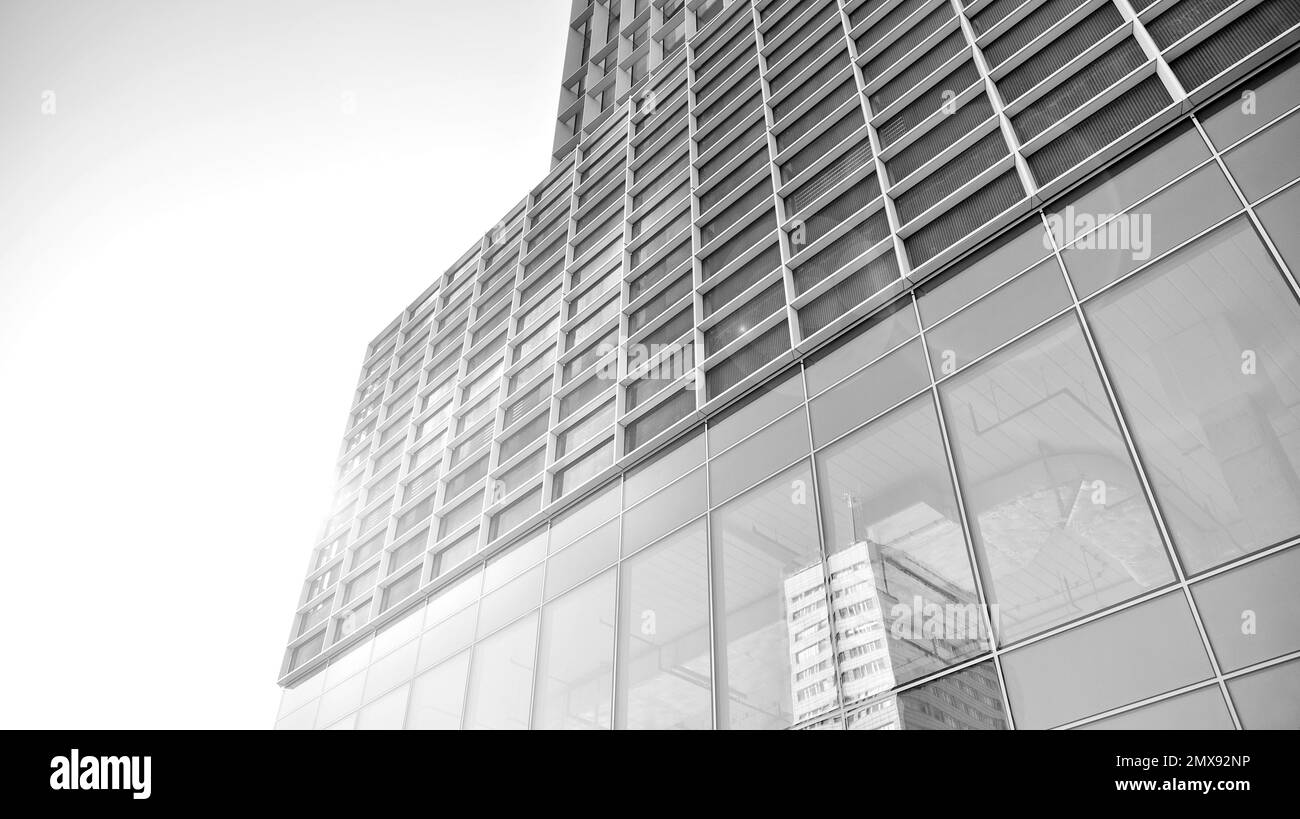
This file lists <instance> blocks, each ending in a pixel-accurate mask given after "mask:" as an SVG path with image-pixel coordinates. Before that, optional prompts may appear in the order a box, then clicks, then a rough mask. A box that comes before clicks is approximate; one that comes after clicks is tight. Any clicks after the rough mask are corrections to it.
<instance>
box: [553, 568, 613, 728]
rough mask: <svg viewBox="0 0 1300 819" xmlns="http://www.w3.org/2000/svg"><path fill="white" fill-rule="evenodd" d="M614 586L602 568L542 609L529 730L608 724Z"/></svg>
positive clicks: (604, 726) (611, 684)
mask: <svg viewBox="0 0 1300 819" xmlns="http://www.w3.org/2000/svg"><path fill="white" fill-rule="evenodd" d="M614 588H615V586H614V573H613V572H606V573H605V574H604V575H602V576H600V577H598V578H596V579H595V580H592V581H591V582H589V583H586V584H585V585H583V586H581V587H580V588H578V589H575V590H574V591H572V592H569V593H568V594H566V595H564V596H563V597H561V598H559V599H558V600H554V601H552V602H550V603H548V604H547V605H546V606H545V607H544V608H543V609H542V626H541V629H542V631H541V639H540V648H539V650H538V656H537V690H536V692H535V694H534V702H533V720H532V721H533V728H535V729H544V730H561V729H564V730H572V729H583V728H585V729H603V728H609V726H610V704H611V702H610V700H611V695H612V691H613V672H614Z"/></svg>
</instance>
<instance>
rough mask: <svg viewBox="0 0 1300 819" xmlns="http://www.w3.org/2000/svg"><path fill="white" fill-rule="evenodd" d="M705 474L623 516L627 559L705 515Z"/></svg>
mask: <svg viewBox="0 0 1300 819" xmlns="http://www.w3.org/2000/svg"><path fill="white" fill-rule="evenodd" d="M704 472H705V470H704V469H697V470H695V471H694V472H693V473H691V474H690V475H687V476H686V477H685V478H682V479H681V480H680V481H678V482H677V483H675V484H673V485H672V486H669V487H668V488H666V489H664V490H663V491H661V492H658V493H656V494H654V495H652V496H651V497H650V498H649V499H648V500H646V501H643V502H642V503H640V504H638V505H636V506H633V507H632V508H631V509H629V510H627V511H626V512H624V513H623V546H622V549H623V554H624V555H629V554H631V553H632V552H634V551H636V550H637V549H639V548H641V547H642V546H644V545H645V544H647V543H649V542H651V541H652V540H654V539H655V538H657V537H661V536H663V535H664V534H666V533H668V532H670V531H672V530H673V529H675V528H676V527H678V526H681V525H682V524H683V523H685V522H686V521H688V520H690V519H691V518H693V517H697V516H699V515H702V514H704V510H705V508H706V506H707V504H708V490H707V489H706V487H705V483H704V482H705V476H704Z"/></svg>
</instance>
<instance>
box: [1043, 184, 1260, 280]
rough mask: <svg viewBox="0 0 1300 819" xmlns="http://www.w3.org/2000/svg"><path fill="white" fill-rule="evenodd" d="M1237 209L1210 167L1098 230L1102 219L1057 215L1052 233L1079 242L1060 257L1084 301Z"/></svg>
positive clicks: (1234, 197) (1075, 213)
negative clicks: (1095, 227)
mask: <svg viewBox="0 0 1300 819" xmlns="http://www.w3.org/2000/svg"><path fill="white" fill-rule="evenodd" d="M1240 209H1241V202H1240V200H1238V199H1237V195H1236V194H1234V193H1233V192H1232V188H1231V187H1229V186H1228V180H1227V179H1226V178H1225V177H1224V175H1223V172H1222V171H1220V170H1219V168H1218V166H1217V165H1215V164H1213V163H1211V164H1209V165H1206V166H1204V167H1202V168H1200V169H1199V170H1197V171H1195V172H1193V173H1192V174H1191V175H1189V176H1188V177H1187V178H1185V179H1182V180H1179V181H1178V182H1177V183H1175V184H1173V185H1171V186H1170V187H1169V188H1167V189H1166V190H1163V191H1161V192H1160V193H1158V194H1156V195H1155V196H1153V197H1151V198H1150V199H1148V200H1147V201H1145V202H1143V203H1142V204H1141V205H1139V206H1137V207H1136V208H1134V209H1133V210H1132V211H1131V212H1129V213H1126V214H1123V215H1121V216H1119V217H1117V218H1115V219H1111V220H1110V221H1107V222H1106V223H1105V224H1104V225H1102V226H1101V227H1100V228H1098V229H1097V230H1092V226H1093V225H1095V224H1096V223H1097V221H1098V218H1099V217H1104V216H1105V214H1089V213H1083V212H1079V211H1073V212H1067V213H1065V214H1063V215H1061V217H1060V221H1058V222H1057V223H1056V224H1055V225H1054V226H1053V230H1054V231H1055V232H1056V233H1057V238H1058V241H1061V240H1062V239H1064V240H1065V242H1068V241H1069V240H1071V239H1077V240H1078V241H1077V242H1075V243H1074V244H1073V245H1072V246H1070V247H1068V248H1063V250H1062V252H1061V258H1062V260H1064V262H1065V269H1066V270H1068V271H1069V273H1070V279H1071V280H1072V281H1073V282H1074V287H1075V290H1076V292H1078V294H1079V298H1083V297H1085V296H1088V295H1090V294H1092V293H1095V292H1097V291H1098V290H1100V289H1101V288H1102V287H1104V286H1106V285H1107V284H1110V283H1111V282H1113V281H1115V280H1116V279H1119V278H1121V277H1122V276H1123V275H1124V274H1125V273H1128V272H1129V271H1130V270H1134V269H1136V268H1137V267H1139V266H1140V265H1142V264H1144V263H1146V261H1147V260H1149V259H1151V258H1154V257H1155V256H1157V255H1158V254H1160V253H1163V252H1165V251H1167V250H1169V249H1170V248H1171V247H1174V246H1175V245H1177V244H1179V243H1180V242H1182V241H1184V240H1186V239H1189V238H1191V237H1192V236H1195V235H1196V234H1197V233H1199V232H1200V231H1203V230H1205V229H1206V228H1208V227H1210V226H1211V225H1213V224H1214V223H1215V222H1219V221H1221V220H1223V219H1224V218H1226V217H1227V216H1228V215H1229V214H1232V213H1234V212H1236V211H1238V210H1240ZM1063 244H1064V243H1063Z"/></svg>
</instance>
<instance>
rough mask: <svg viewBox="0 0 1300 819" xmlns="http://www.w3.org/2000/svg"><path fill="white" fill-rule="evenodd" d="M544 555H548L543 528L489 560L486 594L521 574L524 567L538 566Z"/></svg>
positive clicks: (486, 572)
mask: <svg viewBox="0 0 1300 819" xmlns="http://www.w3.org/2000/svg"><path fill="white" fill-rule="evenodd" d="M544 557H546V530H545V529H542V530H541V531H540V532H534V533H533V534H531V535H529V536H528V538H527V539H526V540H524V541H523V542H522V543H517V544H515V545H514V546H511V547H510V548H508V549H506V550H505V551H504V552H502V553H501V554H500V555H498V556H496V557H494V558H492V559H491V560H489V561H488V563H487V567H486V568H485V569H484V570H483V592H484V594H487V593H488V592H490V591H492V590H493V589H498V588H500V587H501V586H503V585H504V584H505V583H506V581H508V580H510V579H511V578H513V577H517V576H519V574H520V573H521V572H523V570H524V569H526V568H528V567H530V566H536V565H537V564H538V563H540V562H541V560H542V558H544Z"/></svg>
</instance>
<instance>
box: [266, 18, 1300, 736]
mask: <svg viewBox="0 0 1300 819" xmlns="http://www.w3.org/2000/svg"><path fill="white" fill-rule="evenodd" d="M1017 5H1018V4H1016V3H1014V2H1012V3H985V2H979V3H949V2H910V1H909V2H879V3H876V2H858V0H733V1H732V2H727V0H575V3H574V4H573V8H572V14H571V18H570V25H569V34H568V37H569V41H568V48H567V51H566V57H565V64H564V68H563V72H564V77H563V80H562V88H563V90H562V91H561V99H560V105H559V110H558V113H557V123H556V125H557V130H556V140H555V145H554V151H553V156H552V158H553V160H554V162H553V164H552V167H551V169H550V171H549V172H548V173H547V174H546V176H545V178H544V179H542V180H541V181H540V182H538V184H536V185H535V186H534V187H533V188H532V189H531V190H530V191H529V192H528V194H527V196H525V197H524V198H523V199H522V200H521V201H520V202H519V203H518V204H517V205H516V206H515V207H513V208H512V209H510V211H509V212H508V213H506V214H504V215H503V216H502V218H501V220H500V221H499V223H498V224H497V225H495V226H493V227H492V228H491V229H490V230H488V231H486V232H485V234H484V235H483V236H481V237H478V238H477V239H475V240H473V241H472V242H470V247H469V248H468V250H467V251H466V252H465V253H464V254H463V256H462V257H461V258H460V259H458V260H456V262H455V263H454V264H453V265H451V266H450V267H449V268H448V269H447V270H446V271H445V272H443V273H441V274H440V275H438V276H436V277H434V280H433V281H432V282H431V283H430V285H429V287H428V288H427V289H426V290H425V292H423V293H421V294H420V295H419V297H418V298H416V299H415V300H414V301H413V302H412V303H411V304H410V305H409V306H408V307H407V309H405V310H402V311H401V312H400V314H398V315H397V316H396V317H395V318H394V319H393V320H392V321H391V322H390V323H389V324H388V326H386V327H385V328H384V329H383V331H382V332H381V333H379V335H378V336H377V337H376V338H375V339H374V341H373V342H372V343H371V344H370V346H369V347H368V348H367V351H366V356H365V359H364V361H363V364H362V368H361V373H360V379H359V381H358V384H357V390H356V393H355V396H354V401H353V405H352V408H351V411H350V414H349V417H348V423H347V429H346V431H345V434H344V440H343V445H342V447H341V449H340V452H339V457H338V461H337V466H338V473H337V478H338V489H337V494H336V498H335V502H334V505H333V507H332V509H331V510H330V514H329V515H328V516H327V522H326V523H325V525H324V526H323V527H322V531H321V533H320V537H319V539H318V540H317V542H316V544H315V548H314V549H313V551H312V554H311V557H310V560H309V562H308V567H307V574H306V577H305V578H304V582H303V585H302V588H301V589H300V595H299V598H298V600H297V604H296V607H295V609H294V617H293V622H292V625H291V629H290V634H289V640H288V644H287V646H286V650H285V654H284V658H283V662H282V665H281V668H280V682H281V684H282V685H284V686H285V694H284V705H283V708H282V712H281V714H280V717H279V720H278V724H279V725H280V726H281V727H312V728H332V727H340V728H350V727H360V728H382V727H412V728H417V727H419V728H431V727H440V728H442V727H511V726H512V727H523V726H525V725H527V726H529V727H534V728H545V727H584V728H611V727H615V728H708V727H727V728H784V727H791V726H797V727H827V726H832V727H852V728H862V727H897V728H904V729H908V728H941V727H942V728H958V727H972V728H974V727H979V728H997V727H1006V726H1009V725H1011V724H1013V723H1014V725H1015V726H1016V727H1030V728H1039V727H1060V726H1070V725H1073V724H1075V723H1082V722H1087V721H1099V720H1110V719H1114V718H1115V716H1114V715H1113V714H1111V712H1112V711H1117V710H1118V711H1122V712H1123V713H1122V714H1120V716H1122V717H1123V718H1124V719H1125V720H1133V721H1137V722H1140V723H1143V724H1147V725H1161V724H1163V723H1165V722H1168V720H1169V719H1170V717H1169V716H1168V714H1170V713H1174V712H1177V713H1179V714H1182V715H1186V714H1189V713H1191V714H1193V715H1194V718H1195V719H1196V720H1197V721H1198V722H1197V724H1198V725H1203V726H1207V727H1236V726H1238V725H1241V726H1249V725H1251V724H1260V723H1263V724H1273V722H1276V720H1278V719H1280V718H1278V717H1276V716H1272V717H1269V716H1264V717H1260V716H1259V715H1260V714H1264V715H1268V714H1270V713H1271V714H1274V715H1276V714H1278V713H1281V712H1280V710H1279V709H1276V708H1273V709H1270V707H1269V706H1270V705H1271V704H1273V703H1275V701H1276V698H1277V696H1278V695H1277V694H1276V693H1275V692H1276V690H1278V688H1279V686H1281V685H1283V684H1285V683H1286V682H1287V681H1293V675H1294V673H1295V672H1294V671H1293V670H1292V667H1293V666H1294V665H1295V664H1292V665H1291V666H1287V665H1285V664H1280V665H1277V666H1276V667H1273V666H1269V665H1268V663H1270V662H1271V661H1273V660H1275V659H1276V658H1279V657H1283V656H1286V655H1287V654H1288V653H1290V652H1295V651H1298V650H1300V644H1297V643H1296V642H1295V641H1294V640H1291V641H1290V642H1288V641H1287V640H1283V639H1281V638H1279V639H1278V640H1277V641H1276V642H1268V641H1265V640H1257V641H1255V642H1253V643H1251V644H1250V645H1249V646H1242V645H1241V644H1240V635H1239V634H1237V633H1236V632H1235V631H1231V630H1229V631H1228V632H1227V633H1225V634H1221V635H1218V636H1217V637H1215V635H1214V634H1209V637H1207V636H1206V634H1207V633H1209V632H1210V631H1211V630H1213V629H1216V628H1218V625H1217V624H1218V620H1216V618H1215V617H1213V616H1210V615H1211V614H1212V613H1214V612H1216V611H1217V612H1220V613H1221V612H1222V611H1232V610H1233V609H1234V607H1235V610H1236V611H1237V612H1239V611H1240V610H1241V609H1244V608H1252V609H1256V608H1263V607H1265V606H1267V605H1273V604H1276V605H1277V606H1278V608H1277V609H1276V610H1275V613H1274V614H1273V615H1272V616H1275V617H1289V616H1291V615H1290V614H1288V613H1287V612H1290V611H1291V609H1288V608H1286V607H1285V605H1284V604H1283V603H1281V602H1278V601H1276V600H1273V599H1272V598H1270V597H1269V588H1271V587H1269V585H1268V584H1267V583H1264V582H1263V581H1262V580H1259V579H1258V578H1260V577H1264V576H1271V577H1274V578H1276V577H1284V578H1287V579H1288V580H1289V581H1300V564H1297V563H1296V562H1295V561H1294V558H1293V557H1292V556H1293V555H1294V554H1297V553H1300V550H1296V549H1295V543H1296V540H1297V537H1298V536H1300V512H1298V511H1297V509H1298V507H1297V506H1296V504H1295V503H1294V502H1293V501H1294V497H1295V495H1296V492H1295V484H1296V480H1295V476H1296V475H1297V474H1300V386H1298V385H1297V381H1296V378H1295V375H1294V374H1295V373H1297V372H1300V304H1298V302H1297V294H1298V293H1300V284H1298V283H1297V281H1296V272H1297V271H1298V270H1300V246H1297V244H1296V242H1295V240H1294V235H1295V231H1294V221H1295V219H1294V214H1295V213H1296V212H1297V211H1300V184H1297V180H1300V161H1297V160H1296V159H1295V156H1296V152H1295V151H1294V150H1293V146H1294V145H1295V144H1297V141H1300V112H1297V111H1296V110H1295V109H1296V108H1297V106H1300V59H1297V51H1296V48H1295V47H1296V45H1297V43H1300V4H1296V3H1295V2H1292V0H1258V2H1245V0H1238V2H1225V3H1219V4H1215V5H1214V9H1213V10H1208V11H1207V10H1206V8H1203V7H1201V6H1198V5H1194V4H1191V3H1189V2H1181V3H1175V2H1163V3H1135V2H1132V0H1104V2H1100V3H1095V2H1087V3H1085V2H1082V0H1054V2H1051V3H1044V4H1039V5H1037V6H1035V5H1034V4H1019V7H1018V8H1017ZM1031 6H1033V7H1032V8H1031ZM1211 19H1213V23H1210V21H1211ZM1243 90H1250V91H1251V92H1252V96H1251V97H1250V98H1251V100H1252V106H1253V107H1252V109H1251V111H1250V112H1249V113H1247V112H1246V111H1245V110H1244V109H1243V108H1242V106H1241V100H1242V96H1241V95H1242V91H1243ZM953 94H955V97H954V96H953ZM950 103H951V104H950ZM1067 212H1068V213H1070V214H1074V215H1076V216H1077V215H1080V214H1082V215H1084V216H1086V217H1087V218H1086V219H1084V220H1083V221H1079V220H1077V219H1075V220H1073V221H1071V223H1070V225H1069V227H1070V228H1071V230H1068V231H1067V230H1065V229H1064V227H1062V228H1061V229H1060V230H1058V231H1057V232H1056V233H1057V235H1056V236H1055V237H1053V236H1052V235H1051V234H1049V233H1048V231H1047V229H1046V227H1045V224H1046V223H1047V222H1048V220H1055V222H1056V223H1057V224H1060V225H1064V222H1063V220H1062V218H1061V217H1060V216H1059V215H1060V214H1063V213H1067ZM1107 214H1119V215H1120V218H1123V219H1125V220H1129V219H1137V220H1138V221H1137V222H1134V224H1138V223H1141V224H1146V223H1147V222H1149V224H1150V227H1151V230H1150V231H1149V232H1146V233H1144V236H1145V239H1146V240H1149V241H1146V244H1145V245H1144V246H1143V247H1141V248H1138V247H1125V246H1123V244H1124V243H1123V242H1120V243H1119V246H1116V244H1115V243H1114V242H1111V241H1110V237H1111V236H1112V235H1114V236H1118V237H1122V236H1123V235H1124V233H1123V232H1122V231H1112V230H1111V228H1110V227H1108V226H1107V225H1102V226H1101V229H1102V230H1105V231H1106V232H1107V233H1106V236H1107V242H1106V243H1098V242H1094V241H1092V234H1090V233H1088V230H1089V229H1090V228H1089V225H1092V226H1095V225H1096V223H1097V220H1098V218H1102V219H1105V218H1106V215H1107ZM1144 220H1145V221H1144ZM1125 224H1128V222H1127V221H1126V222H1125ZM1130 235H1132V234H1130ZM669 358H671V360H668V359H669ZM1270 547H1284V548H1280V549H1279V550H1278V551H1276V552H1275V553H1269V554H1267V555H1266V554H1265V552H1267V551H1268V550H1269V549H1270ZM1236 561H1240V562H1241V565H1240V566H1231V565H1229V564H1231V563H1233V562H1236ZM1220 568H1223V569H1224V571H1222V572H1211V571H1210V570H1213V569H1220ZM1183 578H1188V579H1187V580H1184V579H1183ZM1243 578H1244V579H1243ZM1285 585H1286V587H1287V588H1289V587H1291V586H1292V585H1294V583H1292V582H1288V583H1287V584H1285ZM1185 592H1190V594H1188V593H1185ZM1142 596H1149V597H1150V599H1149V600H1144V601H1143V602H1142V603H1140V604H1136V605H1130V606H1123V605H1122V604H1125V603H1130V602H1132V601H1134V600H1135V599H1137V598H1139V597H1142ZM991 605H996V606H998V617H997V620H998V623H999V629H998V632H999V633H998V635H997V638H998V640H999V641H1000V643H999V644H997V645H996V646H995V644H994V642H993V636H992V635H989V634H986V633H984V631H983V625H984V614H983V611H982V607H986V606H991ZM934 612H938V617H937V619H936V618H935V617H934V614H933V613H934ZM1093 615H1096V616H1095V617H1094V616H1093ZM1229 619H1230V620H1231V618H1229ZM935 624H937V626H936V625H935ZM1198 624H1203V626H1204V628H1203V629H1202V628H1200V627H1198ZM1055 630H1059V633H1053V634H1052V636H1051V637H1047V638H1045V639H1041V640H1037V641H1033V640H1030V639H1029V638H1032V637H1039V636H1041V635H1043V634H1044V633H1046V632H1049V631H1055ZM1282 633H1287V634H1300V624H1296V628H1294V629H1284V630H1282ZM1211 637H1213V638H1214V639H1213V640H1211V639H1210V638H1211ZM1156 640H1158V641H1160V642H1159V647H1160V651H1159V652H1155V651H1152V650H1151V649H1152V646H1153V645H1154V643H1153V641H1156ZM1098 646H1104V650H1099V649H1098V648H1097V647H1098ZM995 647H996V648H997V649H998V650H997V653H996V656H994V653H993V649H994V648H995ZM1156 655H1158V656H1160V657H1162V658H1163V659H1162V661H1161V664H1160V666H1159V667H1153V666H1152V665H1151V660H1150V658H1151V657H1152V656H1156ZM1212 655H1213V656H1215V657H1216V659H1217V660H1218V662H1217V664H1214V668H1212V667H1211V664H1210V662H1209V658H1210V656H1212ZM959 666H962V667H963V670H961V671H959V672H953V670H952V669H954V668H956V667H959ZM1134 668H1137V669H1139V670H1140V673H1134V672H1133V671H1132V669H1134ZM1004 669H1005V670H1007V671H1008V673H1000V671H1001V670H1004ZM1215 669H1217V670H1215ZM1010 672H1014V673H1010ZM1287 675H1292V676H1287ZM918 680H926V682H924V683H921V684H917V681H918ZM1001 680H1006V686H1005V687H1004V686H1003V685H1002V684H1001V682H1000V681H1001ZM909 686H910V687H909ZM1193 689H1194V690H1193ZM1173 691H1183V692H1184V693H1182V694H1179V695H1177V697H1175V698H1173V699H1170V698H1171V697H1172V695H1171V694H1170V692H1173ZM1224 692H1227V696H1225V694H1224ZM1184 697H1186V698H1188V699H1183V698H1184ZM1175 700H1176V705H1177V707H1174V706H1173V705H1169V703H1173V702H1175ZM1187 703H1192V704H1193V705H1195V708H1191V709H1189V708H1188V707H1187Z"/></svg>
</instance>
